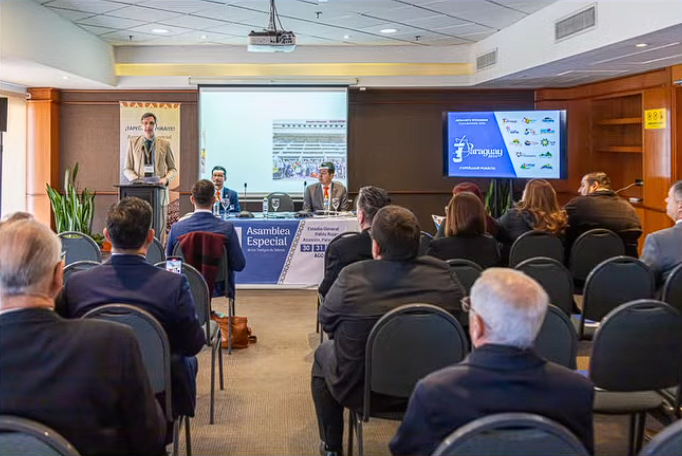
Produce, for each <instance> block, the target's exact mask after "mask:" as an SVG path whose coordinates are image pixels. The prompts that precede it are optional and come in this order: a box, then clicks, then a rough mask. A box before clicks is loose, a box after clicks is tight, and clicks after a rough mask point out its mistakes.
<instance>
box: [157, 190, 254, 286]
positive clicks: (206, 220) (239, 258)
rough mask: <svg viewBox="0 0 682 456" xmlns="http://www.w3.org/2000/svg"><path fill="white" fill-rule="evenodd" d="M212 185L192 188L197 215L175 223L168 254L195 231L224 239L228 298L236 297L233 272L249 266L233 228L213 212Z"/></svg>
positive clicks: (192, 197)
mask: <svg viewBox="0 0 682 456" xmlns="http://www.w3.org/2000/svg"><path fill="white" fill-rule="evenodd" d="M213 198H214V195H213V184H212V183H211V181H209V180H206V179H202V180H200V181H198V182H197V183H196V184H194V186H193V187H192V196H190V201H192V204H193V205H194V213H193V214H192V216H191V217H189V218H186V219H185V220H181V221H179V222H177V223H175V224H174V225H173V226H172V227H171V230H170V233H169V234H168V243H167V244H166V255H167V256H171V255H172V254H173V249H174V248H175V244H177V243H178V238H179V237H180V236H182V235H183V234H187V233H192V232H195V231H205V232H208V233H217V234H221V235H223V236H224V237H225V248H226V249H227V263H228V265H229V268H230V270H229V274H230V276H229V279H230V283H229V284H228V296H229V297H230V298H234V296H235V292H234V273H235V271H241V270H243V269H244V268H245V267H246V259H245V258H244V252H242V247H241V244H240V243H239V237H238V236H237V231H235V229H234V225H232V224H231V223H230V222H228V221H226V220H220V219H219V218H217V217H215V216H214V215H213V213H212V212H211V208H212V206H213V201H214V199H213Z"/></svg>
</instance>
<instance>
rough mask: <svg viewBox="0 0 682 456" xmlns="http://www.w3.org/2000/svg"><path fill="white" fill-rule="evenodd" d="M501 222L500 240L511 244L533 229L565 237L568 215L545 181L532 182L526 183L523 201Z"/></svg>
mask: <svg viewBox="0 0 682 456" xmlns="http://www.w3.org/2000/svg"><path fill="white" fill-rule="evenodd" d="M498 223H499V226H500V236H499V239H500V240H501V241H502V242H503V243H505V244H508V245H511V244H513V243H514V241H515V240H516V239H517V238H518V237H519V236H521V235H522V234H523V233H525V232H527V231H531V230H537V231H545V232H547V233H551V234H554V235H557V236H560V237H561V236H563V233H564V231H565V230H566V227H567V225H568V216H567V215H566V211H565V210H563V209H561V207H560V206H559V201H558V200H557V196H556V192H555V191H554V188H553V187H552V186H551V185H550V183H549V182H547V181H546V180H544V179H531V180H529V181H528V183H526V188H525V189H524V190H523V196H522V197H521V201H519V202H518V203H517V204H516V206H515V207H513V208H511V209H509V210H508V211H507V212H506V213H505V214H504V215H503V216H502V217H500V218H499V220H498Z"/></svg>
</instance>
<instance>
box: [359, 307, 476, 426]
mask: <svg viewBox="0 0 682 456" xmlns="http://www.w3.org/2000/svg"><path fill="white" fill-rule="evenodd" d="M467 349H468V342H467V338H466V334H465V332H464V329H462V326H461V325H460V324H459V322H458V321H457V320H456V319H455V317H453V316H452V315H451V314H450V313H449V312H448V311H446V310H445V309H442V308H440V307H437V306H433V305H431V304H406V305H403V306H400V307H397V308H395V309H393V310H391V311H390V312H388V313H386V314H385V315H384V316H383V317H381V318H380V319H379V320H378V321H377V322H376V323H375V324H374V326H373V327H372V330H371V331H370V333H369V337H368V338H367V345H366V352H365V384H364V404H363V416H364V418H365V419H368V418H369V416H370V411H371V404H370V397H371V394H372V393H379V394H384V395H388V396H393V397H398V398H409V397H410V394H412V390H413V389H414V386H415V384H416V383H417V381H418V380H419V379H421V378H423V377H424V376H426V375H428V374H429V373H431V372H434V371H436V370H438V369H440V368H443V367H446V366H449V365H452V364H455V363H457V362H459V361H461V360H462V359H463V358H464V356H465V355H466V354H467Z"/></svg>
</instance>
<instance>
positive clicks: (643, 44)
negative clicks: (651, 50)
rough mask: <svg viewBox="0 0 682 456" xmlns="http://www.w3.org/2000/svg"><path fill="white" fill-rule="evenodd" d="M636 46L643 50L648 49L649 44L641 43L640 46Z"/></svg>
mask: <svg viewBox="0 0 682 456" xmlns="http://www.w3.org/2000/svg"><path fill="white" fill-rule="evenodd" d="M635 46H637V47H638V48H643V47H647V46H648V44H646V43H639V44H635Z"/></svg>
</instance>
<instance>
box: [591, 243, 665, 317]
mask: <svg viewBox="0 0 682 456" xmlns="http://www.w3.org/2000/svg"><path fill="white" fill-rule="evenodd" d="M655 289H656V283H655V280H654V274H653V273H652V272H651V269H649V267H648V266H647V265H646V264H644V263H642V262H641V261H639V260H638V259H636V258H632V257H629V256H618V257H614V258H611V259H608V260H606V261H603V262H601V263H600V264H599V265H598V266H597V267H596V268H594V269H593V270H592V272H590V275H589V276H587V281H585V288H584V290H583V312H582V315H583V318H582V321H583V322H584V321H585V319H588V320H593V321H600V320H601V319H602V318H604V316H605V315H606V314H608V313H609V312H611V311H612V310H613V309H615V308H616V307H618V306H619V305H621V304H624V303H626V302H629V301H633V300H635V299H648V298H653V297H654V293H655ZM583 324H584V323H583ZM581 326H582V325H581Z"/></svg>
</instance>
